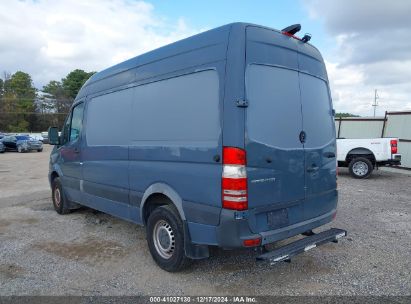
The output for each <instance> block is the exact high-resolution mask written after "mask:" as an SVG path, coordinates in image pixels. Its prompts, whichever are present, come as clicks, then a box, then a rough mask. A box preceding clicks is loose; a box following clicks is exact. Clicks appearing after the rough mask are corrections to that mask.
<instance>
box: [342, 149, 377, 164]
mask: <svg viewBox="0 0 411 304" xmlns="http://www.w3.org/2000/svg"><path fill="white" fill-rule="evenodd" d="M355 156H361V157H365V158H368V159H369V160H370V161H371V162H372V163H373V164H375V161H376V158H375V155H374V153H373V152H372V151H371V150H370V149H367V148H364V147H358V148H354V149H351V150H350V151H349V152H348V153H347V156H346V157H345V161H346V162H347V163H350V161H351V160H352V159H353V158H354V157H355Z"/></svg>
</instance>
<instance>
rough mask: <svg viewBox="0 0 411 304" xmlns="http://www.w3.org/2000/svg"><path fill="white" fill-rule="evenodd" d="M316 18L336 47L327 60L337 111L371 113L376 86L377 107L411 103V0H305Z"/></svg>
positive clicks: (394, 107) (407, 106) (400, 106)
mask: <svg viewBox="0 0 411 304" xmlns="http://www.w3.org/2000/svg"><path fill="white" fill-rule="evenodd" d="M304 5H305V7H306V8H307V10H308V12H309V16H310V17H311V18H313V19H317V20H320V21H321V22H322V23H323V26H324V27H325V30H326V31H327V33H328V34H329V35H330V36H333V37H335V43H336V45H335V48H334V50H333V51H331V52H329V53H327V54H324V57H325V58H326V59H327V61H328V64H327V66H328V69H329V76H330V81H331V85H332V88H331V90H332V95H333V99H334V103H335V108H336V110H337V111H341V112H354V113H356V114H362V115H371V114H372V111H373V109H372V107H371V104H372V102H373V97H374V89H378V91H379V96H380V97H381V98H380V99H379V104H380V106H379V108H378V110H377V113H378V114H379V115H382V114H383V113H384V111H385V110H405V109H410V108H411V107H410V106H411V77H410V74H411V73H410V71H411V52H410V50H411V32H410V29H411V18H409V12H410V11H411V2H410V1H384V0H374V1H370V0H364V1H354V0H334V1H326V0H305V1H304Z"/></svg>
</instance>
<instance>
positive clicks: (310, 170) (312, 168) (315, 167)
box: [307, 164, 320, 172]
mask: <svg viewBox="0 0 411 304" xmlns="http://www.w3.org/2000/svg"><path fill="white" fill-rule="evenodd" d="M318 169H320V167H317V166H316V165H314V164H313V165H312V167H308V168H307V172H315V171H318Z"/></svg>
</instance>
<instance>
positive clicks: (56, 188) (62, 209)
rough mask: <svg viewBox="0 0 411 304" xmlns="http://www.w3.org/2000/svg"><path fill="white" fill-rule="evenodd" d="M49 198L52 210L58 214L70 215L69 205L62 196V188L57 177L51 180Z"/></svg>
mask: <svg viewBox="0 0 411 304" xmlns="http://www.w3.org/2000/svg"><path fill="white" fill-rule="evenodd" d="M51 196H52V197H51V198H52V200H53V207H54V210H56V212H57V213H58V214H67V213H70V208H69V203H68V201H67V199H66V196H65V195H64V191H63V186H62V185H61V181H60V178H59V177H56V178H55V179H54V180H53V184H52V190H51Z"/></svg>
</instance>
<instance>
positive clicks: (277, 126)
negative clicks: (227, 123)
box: [245, 26, 336, 233]
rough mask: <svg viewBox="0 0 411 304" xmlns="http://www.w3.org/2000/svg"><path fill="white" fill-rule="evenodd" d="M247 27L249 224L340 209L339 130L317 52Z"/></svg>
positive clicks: (269, 225)
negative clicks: (336, 164)
mask: <svg viewBox="0 0 411 304" xmlns="http://www.w3.org/2000/svg"><path fill="white" fill-rule="evenodd" d="M246 32H247V42H246V43H247V45H246V72H245V85H246V98H247V100H248V108H246V111H245V148H246V152H247V178H248V206H249V213H250V214H249V223H250V228H251V230H252V231H253V232H256V233H259V232H263V231H268V230H275V229H279V228H282V227H286V226H290V225H293V224H298V223H301V222H303V221H305V220H308V219H311V218H314V217H316V216H318V215H321V214H325V213H327V212H329V211H330V210H331V209H333V208H335V203H336V199H335V197H336V191H335V186H336V183H335V158H334V157H335V154H333V153H335V135H334V134H333V132H334V125H333V117H332V107H331V100H330V96H329V91H328V84H327V82H326V79H327V76H326V73H325V66H324V63H323V61H322V58H321V55H320V54H319V53H318V51H317V50H316V49H315V48H313V47H312V46H310V45H308V44H304V43H302V42H301V41H298V40H296V39H293V38H290V37H288V36H285V35H283V34H281V33H279V32H276V31H272V30H269V29H264V28H258V27H252V26H250V27H248V28H247V31H246Z"/></svg>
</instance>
